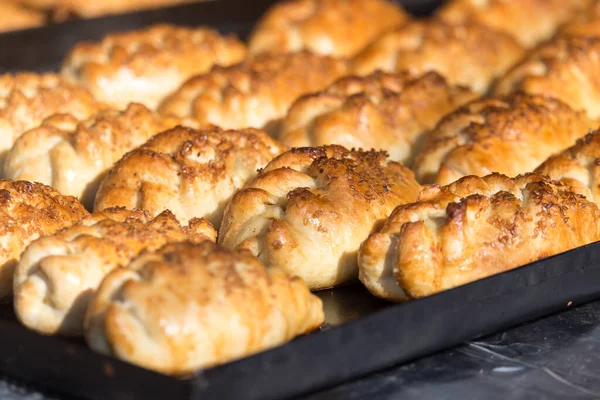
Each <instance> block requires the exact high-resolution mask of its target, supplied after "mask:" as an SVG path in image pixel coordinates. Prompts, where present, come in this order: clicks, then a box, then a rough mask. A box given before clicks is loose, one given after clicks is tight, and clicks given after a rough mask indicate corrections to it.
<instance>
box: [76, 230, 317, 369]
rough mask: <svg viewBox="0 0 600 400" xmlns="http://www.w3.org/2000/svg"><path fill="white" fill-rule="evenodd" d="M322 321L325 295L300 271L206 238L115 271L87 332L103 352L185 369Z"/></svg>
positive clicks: (97, 299) (282, 339) (284, 338)
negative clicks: (311, 288)
mask: <svg viewBox="0 0 600 400" xmlns="http://www.w3.org/2000/svg"><path fill="white" fill-rule="evenodd" d="M157 305H158V307H157ZM323 321H324V315H323V306H322V303H321V300H320V299H319V298H318V297H316V296H315V295H313V294H311V293H310V292H309V290H308V288H307V287H306V285H305V284H304V283H303V282H302V280H301V279H299V278H297V277H290V276H288V275H287V274H285V273H284V272H283V271H281V270H280V269H276V268H270V269H267V268H265V267H264V265H262V264H261V262H260V261H259V260H258V259H256V258H255V257H253V256H251V255H250V254H249V253H247V252H233V251H229V250H225V249H223V248H221V247H220V246H217V245H215V244H213V243H211V242H208V241H205V242H203V243H200V244H196V245H195V244H191V243H178V244H169V245H166V246H164V247H163V248H161V249H160V250H158V251H156V252H145V253H143V254H142V255H141V256H139V257H138V258H137V259H135V260H134V261H133V262H131V263H130V264H129V267H128V268H119V269H116V270H114V271H113V272H111V273H110V274H109V275H108V276H107V277H106V279H104V281H103V282H102V285H101V286H100V288H99V289H98V292H97V293H96V294H95V296H94V298H93V300H92V303H91V305H90V308H89V309H88V313H87V316H86V321H85V336H86V339H87V342H88V344H89V345H90V347H91V348H92V349H94V350H96V351H98V352H101V353H105V354H112V355H114V356H116V357H118V358H120V359H123V360H125V361H128V362H131V363H134V364H137V365H141V366H143V367H144V368H148V369H153V370H156V371H159V372H162V373H166V374H171V375H181V374H189V373H191V372H194V371H195V370H197V369H200V368H207V367H210V366H214V365H216V364H222V363H225V362H227V361H230V360H234V359H237V358H241V357H244V356H247V355H250V354H252V353H256V352H259V351H262V350H266V349H268V348H271V347H275V346H278V345H281V344H283V343H286V342H288V341H289V340H291V339H293V338H294V337H295V336H297V335H302V334H304V333H308V332H310V331H313V330H315V329H317V328H318V327H319V326H320V325H321V324H322V323H323Z"/></svg>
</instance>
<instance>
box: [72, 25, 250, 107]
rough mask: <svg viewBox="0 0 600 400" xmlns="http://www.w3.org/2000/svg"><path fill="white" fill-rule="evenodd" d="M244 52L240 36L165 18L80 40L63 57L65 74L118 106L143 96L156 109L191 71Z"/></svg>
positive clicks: (232, 59)
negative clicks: (162, 21) (157, 22)
mask: <svg viewBox="0 0 600 400" xmlns="http://www.w3.org/2000/svg"><path fill="white" fill-rule="evenodd" d="M245 56H246V47H245V45H244V44H243V43H242V42H240V41H239V40H238V39H237V38H236V37H235V36H232V35H230V36H225V37H224V36H221V34H219V32H217V31H216V30H214V29H210V28H206V27H202V28H184V27H176V26H173V25H166V24H160V25H154V26H152V27H150V28H146V29H141V30H137V31H132V32H122V33H114V34H110V35H108V36H106V37H105V38H104V39H102V41H100V42H98V43H80V44H78V45H77V46H75V47H74V48H73V49H72V50H71V51H70V52H69V54H68V55H67V57H66V58H65V60H64V61H63V66H62V75H63V76H65V77H67V78H69V79H72V80H74V81H77V82H80V83H81V84H82V85H83V86H85V87H87V88H88V89H89V90H90V91H91V92H92V93H93V94H94V96H96V98H98V99H99V100H101V101H104V102H106V103H109V104H112V105H114V106H117V107H125V106H126V105H127V104H129V103H131V102H138V103H143V104H145V105H146V106H148V107H150V108H152V109H154V108H156V107H157V106H158V104H159V103H160V100H162V99H163V98H164V97H165V96H166V95H168V94H169V93H171V92H173V91H174V90H175V89H177V88H178V87H179V85H181V83H183V82H184V81H185V80H186V79H187V78H189V77H190V76H192V75H195V74H200V73H204V72H207V71H208V70H210V68H211V67H212V66H213V65H215V64H219V65H223V66H226V65H231V64H235V63H237V62H240V61H242V60H243V59H244V58H245Z"/></svg>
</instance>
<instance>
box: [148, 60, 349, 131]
mask: <svg viewBox="0 0 600 400" xmlns="http://www.w3.org/2000/svg"><path fill="white" fill-rule="evenodd" d="M347 72H348V69H347V65H346V63H345V62H344V61H341V60H337V59H334V58H331V57H327V56H319V55H315V54H311V53H308V52H300V53H294V54H284V55H269V54H263V55H258V56H256V57H254V58H251V59H248V60H246V61H244V62H242V63H240V64H237V65H234V66H231V67H227V68H224V67H220V66H215V67H213V69H212V70H211V71H210V72H208V73H206V74H203V75H198V76H195V77H193V78H191V79H189V80H188V81H187V82H185V83H184V84H183V85H182V86H181V87H180V88H179V89H178V90H177V91H176V92H175V93H173V94H172V95H171V96H169V97H167V98H166V99H165V100H164V102H163V103H162V104H161V106H160V108H159V111H160V112H161V113H163V114H165V115H176V116H179V117H187V116H191V117H194V118H196V119H198V120H199V121H200V123H203V124H214V125H218V126H221V127H223V128H227V129H236V128H246V127H253V128H263V129H267V130H270V131H273V132H276V130H277V126H276V125H277V123H278V120H279V119H280V118H283V117H284V116H285V114H286V112H287V110H288V108H289V106H290V105H291V104H292V103H293V102H294V100H296V99H297V98H298V97H300V95H302V94H304V93H309V92H314V91H317V90H321V89H323V88H324V87H326V86H327V85H329V84H330V83H332V82H333V81H335V80H336V79H338V78H340V77H341V76H343V75H346V73H347ZM269 125H270V126H269Z"/></svg>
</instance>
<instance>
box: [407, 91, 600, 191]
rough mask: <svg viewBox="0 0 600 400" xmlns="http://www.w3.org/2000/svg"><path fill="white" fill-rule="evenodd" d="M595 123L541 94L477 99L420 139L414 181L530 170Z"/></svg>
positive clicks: (446, 181) (444, 182)
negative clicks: (421, 145)
mask: <svg viewBox="0 0 600 400" xmlns="http://www.w3.org/2000/svg"><path fill="white" fill-rule="evenodd" d="M597 127H598V123H597V122H594V121H592V120H589V119H588V118H587V117H586V116H585V113H584V112H581V111H573V110H572V109H571V108H570V107H569V106H567V105H566V104H564V103H562V102H560V101H558V100H555V99H552V98H545V97H542V96H530V95H525V94H521V93H517V94H513V95H511V96H508V97H506V98H494V99H481V100H478V101H474V102H472V103H469V104H467V105H466V106H464V107H462V108H459V109H458V110H456V111H455V112H453V113H451V114H449V115H447V116H446V117H444V118H443V119H442V120H441V121H440V123H439V124H438V125H437V126H436V127H435V128H434V129H432V130H431V131H430V132H429V133H428V134H427V135H426V136H425V139H424V141H423V147H422V149H421V151H420V152H419V154H418V155H417V158H416V160H415V173H416V176H417V179H419V181H420V182H423V183H432V182H436V183H439V184H440V185H447V184H449V183H451V182H454V181H455V180H457V179H458V178H461V177H463V176H466V175H478V176H484V175H488V174H490V173H492V172H499V173H502V174H506V175H509V176H516V175H518V174H522V173H526V172H530V171H532V170H533V169H534V168H535V167H536V166H538V165H539V164H540V163H541V162H542V161H544V160H545V159H546V158H547V157H548V156H550V155H552V154H554V153H556V152H558V151H561V150H563V149H565V148H567V147H569V146H570V145H571V144H572V143H574V142H575V140H577V139H578V138H580V137H582V136H585V134H586V133H588V131H589V130H590V129H593V128H597Z"/></svg>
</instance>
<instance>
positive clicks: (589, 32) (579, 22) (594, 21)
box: [558, 0, 600, 37]
mask: <svg viewBox="0 0 600 400" xmlns="http://www.w3.org/2000/svg"><path fill="white" fill-rule="evenodd" d="M558 36H563V37H574V36H583V37H600V1H598V0H594V1H592V3H591V4H590V5H589V6H588V7H587V9H586V10H585V11H584V12H580V13H579V14H578V15H577V17H575V18H573V19H572V20H570V21H569V22H568V23H566V24H564V25H563V26H562V27H561V28H560V30H559V32H558Z"/></svg>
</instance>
